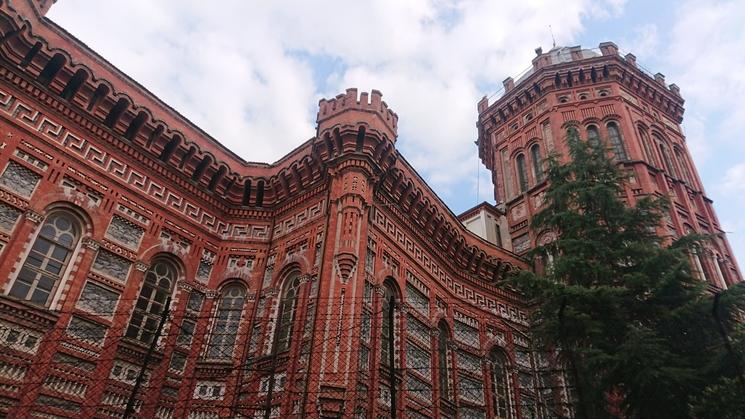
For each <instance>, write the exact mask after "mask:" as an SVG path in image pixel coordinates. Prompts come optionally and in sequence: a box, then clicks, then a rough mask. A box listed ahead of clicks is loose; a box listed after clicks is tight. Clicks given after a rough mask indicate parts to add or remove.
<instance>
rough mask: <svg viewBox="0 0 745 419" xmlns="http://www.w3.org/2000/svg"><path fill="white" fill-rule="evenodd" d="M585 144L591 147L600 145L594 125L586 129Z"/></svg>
mask: <svg viewBox="0 0 745 419" xmlns="http://www.w3.org/2000/svg"><path fill="white" fill-rule="evenodd" d="M587 142H588V143H590V145H591V146H593V147H597V145H598V144H600V134H598V127H596V126H595V125H590V126H588V127H587Z"/></svg>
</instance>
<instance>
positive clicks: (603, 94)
mask: <svg viewBox="0 0 745 419" xmlns="http://www.w3.org/2000/svg"><path fill="white" fill-rule="evenodd" d="M609 94H610V92H609V91H608V90H606V89H602V90H600V91H599V92H598V96H600V97H606V96H608V95H609Z"/></svg>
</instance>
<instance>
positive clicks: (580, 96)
mask: <svg viewBox="0 0 745 419" xmlns="http://www.w3.org/2000/svg"><path fill="white" fill-rule="evenodd" d="M589 98H590V95H588V94H587V93H580V94H579V100H587V99H589Z"/></svg>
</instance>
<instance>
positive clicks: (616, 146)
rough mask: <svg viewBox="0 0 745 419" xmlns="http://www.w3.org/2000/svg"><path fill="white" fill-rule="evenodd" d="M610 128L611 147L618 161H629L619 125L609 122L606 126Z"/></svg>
mask: <svg viewBox="0 0 745 419" xmlns="http://www.w3.org/2000/svg"><path fill="white" fill-rule="evenodd" d="M606 128H608V140H609V141H610V146H611V148H612V149H613V154H615V156H616V159H618V160H619V161H624V160H628V156H627V155H626V149H625V148H624V147H623V140H622V139H621V131H620V130H619V129H618V124H617V123H615V122H608V124H607V125H606Z"/></svg>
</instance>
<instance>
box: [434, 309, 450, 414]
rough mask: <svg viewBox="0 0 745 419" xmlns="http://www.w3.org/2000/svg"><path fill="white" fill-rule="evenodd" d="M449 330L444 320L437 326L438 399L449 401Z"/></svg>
mask: <svg viewBox="0 0 745 419" xmlns="http://www.w3.org/2000/svg"><path fill="white" fill-rule="evenodd" d="M449 337H450V328H448V325H447V323H446V322H445V321H444V320H441V321H440V324H438V325H437V363H438V365H437V366H438V368H437V371H438V377H437V378H438V380H439V381H438V383H439V384H440V399H443V400H450V372H449V370H448V353H449V351H448V338H449Z"/></svg>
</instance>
